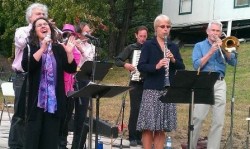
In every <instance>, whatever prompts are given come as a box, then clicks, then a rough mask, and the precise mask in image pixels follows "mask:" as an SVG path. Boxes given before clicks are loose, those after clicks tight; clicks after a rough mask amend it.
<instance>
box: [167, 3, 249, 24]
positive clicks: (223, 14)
mask: <svg viewBox="0 0 250 149" xmlns="http://www.w3.org/2000/svg"><path fill="white" fill-rule="evenodd" d="M162 13H163V14H166V15H167V16H169V17H170V19H171V21H172V23H173V26H174V27H177V26H189V25H195V24H202V23H207V22H209V21H210V20H220V21H228V20H244V19H250V15H249V14H250V7H244V8H234V0H193V4H192V13H191V14H183V15H179V0H163V9H162Z"/></svg>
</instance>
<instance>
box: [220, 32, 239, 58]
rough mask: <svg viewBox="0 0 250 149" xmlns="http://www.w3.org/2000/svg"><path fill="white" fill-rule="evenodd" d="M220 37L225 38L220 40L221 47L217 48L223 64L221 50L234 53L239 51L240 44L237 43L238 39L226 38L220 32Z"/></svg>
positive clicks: (233, 37)
mask: <svg viewBox="0 0 250 149" xmlns="http://www.w3.org/2000/svg"><path fill="white" fill-rule="evenodd" d="M222 36H224V37H225V38H224V39H222V45H221V46H219V51H220V54H221V57H222V59H223V60H224V62H225V57H224V55H223V53H222V50H223V51H224V52H227V53H231V52H236V51H237V50H238V49H239V46H240V42H239V39H238V38H236V37H235V36H228V37H227V36H226V34H225V33H224V32H222ZM216 38H217V37H216Z"/></svg>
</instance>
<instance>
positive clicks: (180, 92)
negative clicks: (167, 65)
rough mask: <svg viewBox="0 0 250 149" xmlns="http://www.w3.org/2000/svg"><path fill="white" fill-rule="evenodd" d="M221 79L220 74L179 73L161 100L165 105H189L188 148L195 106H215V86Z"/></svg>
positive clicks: (181, 71) (189, 146)
mask: <svg viewBox="0 0 250 149" xmlns="http://www.w3.org/2000/svg"><path fill="white" fill-rule="evenodd" d="M218 78H219V73H218V72H197V71H185V70H180V71H177V72H176V74H175V76H174V78H173V81H172V82H171V85H170V87H169V88H168V90H167V93H166V95H164V96H162V97H161V98H160V100H161V101H162V102H164V103H186V104H189V126H188V128H189V129H188V148H189V149H191V143H190V141H191V140H192V139H193V138H192V135H193V133H191V131H193V130H194V125H193V106H194V103H196V104H211V105H212V104H214V84H215V82H216V81H217V80H218Z"/></svg>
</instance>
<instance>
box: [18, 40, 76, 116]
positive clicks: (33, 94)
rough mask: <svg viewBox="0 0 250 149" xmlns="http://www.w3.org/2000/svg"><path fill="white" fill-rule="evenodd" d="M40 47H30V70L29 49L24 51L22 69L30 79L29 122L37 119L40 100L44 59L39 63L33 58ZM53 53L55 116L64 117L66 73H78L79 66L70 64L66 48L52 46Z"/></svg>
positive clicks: (56, 45)
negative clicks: (54, 66) (39, 91)
mask: <svg viewBox="0 0 250 149" xmlns="http://www.w3.org/2000/svg"><path fill="white" fill-rule="evenodd" d="M39 48H40V47H37V46H32V45H30V51H31V52H30V62H29V70H28V68H27V63H28V48H27V47H26V48H25V49H24V53H23V59H22V67H23V69H24V71H26V72H27V71H28V72H29V73H28V78H29V80H28V81H29V94H28V95H29V96H28V116H29V120H31V119H35V118H36V114H37V111H38V109H40V108H38V107H37V99H38V89H39V83H40V80H41V79H40V76H41V67H42V58H41V59H40V60H39V61H36V60H35V59H34V57H33V54H34V53H35V52H37V51H38V50H39ZM52 51H53V54H54V56H55V60H56V65H57V66H56V68H57V70H56V76H57V78H56V79H57V80H56V99H57V111H56V112H55V114H54V115H55V116H58V117H62V116H64V114H65V111H66V98H65V97H66V96H65V88H64V71H65V72H68V73H74V72H76V67H77V64H76V62H75V60H73V62H72V63H71V64H69V63H68V58H67V54H66V52H65V50H64V48H63V47H62V46H61V45H59V44H53V45H52Z"/></svg>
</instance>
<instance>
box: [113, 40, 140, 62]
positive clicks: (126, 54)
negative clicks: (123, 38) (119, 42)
mask: <svg viewBox="0 0 250 149" xmlns="http://www.w3.org/2000/svg"><path fill="white" fill-rule="evenodd" d="M141 47H142V45H141V44H140V43H138V42H137V43H133V44H130V45H128V46H127V47H126V48H125V49H124V50H123V51H122V52H121V53H120V54H119V55H118V56H117V57H116V58H115V65H116V66H118V67H123V66H124V64H125V61H126V60H127V59H128V60H129V63H132V58H133V52H134V50H141Z"/></svg>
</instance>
